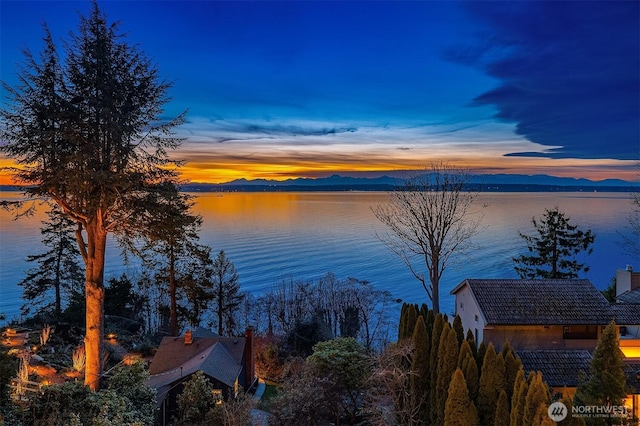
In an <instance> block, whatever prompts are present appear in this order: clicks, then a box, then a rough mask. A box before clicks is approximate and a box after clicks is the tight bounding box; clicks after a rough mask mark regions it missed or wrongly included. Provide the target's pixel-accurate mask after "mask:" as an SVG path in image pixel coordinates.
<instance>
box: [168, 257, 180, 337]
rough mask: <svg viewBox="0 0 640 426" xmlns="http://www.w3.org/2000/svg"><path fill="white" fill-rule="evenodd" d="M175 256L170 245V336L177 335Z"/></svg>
mask: <svg viewBox="0 0 640 426" xmlns="http://www.w3.org/2000/svg"><path fill="white" fill-rule="evenodd" d="M176 292H177V285H176V256H175V253H174V252H173V245H171V247H170V249H169V298H170V299H171V301H170V303H171V309H170V311H171V312H170V315H171V319H170V327H171V335H172V336H177V335H178V331H179V330H178V302H177V301H176Z"/></svg>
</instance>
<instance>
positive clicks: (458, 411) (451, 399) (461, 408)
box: [444, 368, 478, 426]
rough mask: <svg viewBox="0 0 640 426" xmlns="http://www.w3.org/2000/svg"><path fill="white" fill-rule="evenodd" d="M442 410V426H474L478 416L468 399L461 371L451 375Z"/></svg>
mask: <svg viewBox="0 0 640 426" xmlns="http://www.w3.org/2000/svg"><path fill="white" fill-rule="evenodd" d="M447 395H448V396H447V400H446V405H445V410H444V426H476V425H478V416H477V412H476V410H475V407H474V405H473V402H472V401H471V400H470V399H469V393H468V391H467V384H466V383H465V380H464V375H463V373H462V370H460V369H459V368H458V369H457V370H456V371H455V372H454V373H453V375H452V378H451V383H450V384H449V389H448V390H447Z"/></svg>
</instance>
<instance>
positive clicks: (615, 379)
mask: <svg viewBox="0 0 640 426" xmlns="http://www.w3.org/2000/svg"><path fill="white" fill-rule="evenodd" d="M622 358H623V355H622V352H621V351H620V336H619V335H618V327H617V326H616V324H615V322H613V321H611V322H610V323H609V324H608V325H607V326H606V327H605V328H604V330H603V331H602V336H600V341H599V342H598V345H597V346H596V349H595V351H594V352H593V359H592V360H591V366H590V369H589V370H590V373H591V374H590V378H589V380H588V381H587V382H586V383H584V384H581V385H579V386H578V389H577V390H576V395H575V398H574V403H575V404H580V405H598V406H607V407H611V406H617V405H622V400H623V399H624V398H626V396H627V389H626V387H627V380H626V377H625V375H624V364H623V363H622ZM606 420H607V421H609V422H610V421H611V419H606ZM587 423H588V424H589V422H587ZM593 423H594V424H606V422H605V421H604V419H595V420H594V421H593Z"/></svg>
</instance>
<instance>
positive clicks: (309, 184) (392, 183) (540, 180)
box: [0, 174, 640, 192]
mask: <svg viewBox="0 0 640 426" xmlns="http://www.w3.org/2000/svg"><path fill="white" fill-rule="evenodd" d="M401 184H402V178H398V177H392V176H381V177H376V178H367V177H350V176H340V175H332V176H329V177H325V178H315V179H314V178H297V179H287V180H283V181H277V180H268V179H254V180H247V179H236V180H234V181H231V182H227V183H221V184H215V183H190V184H187V185H185V186H184V187H183V190H185V191H188V192H210V191H247V192H256V191H388V190H391V189H394V188H395V187H397V186H399V185H401ZM469 187H470V188H474V189H479V190H482V191H488V192H555V191H557V192H560V191H564V192H568V191H591V192H593V191H605V192H634V191H640V182H628V181H624V180H620V179H605V180H600V181H592V180H589V179H584V178H580V179H577V178H569V177H555V176H549V175H519V174H513V175H511V174H494V175H490V174H486V175H474V176H472V177H471V179H470V181H469ZM16 189H19V188H16V187H12V186H0V190H2V191H11V190H16Z"/></svg>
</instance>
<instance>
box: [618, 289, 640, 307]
mask: <svg viewBox="0 0 640 426" xmlns="http://www.w3.org/2000/svg"><path fill="white" fill-rule="evenodd" d="M616 300H617V301H618V302H621V303H634V304H640V288H636V289H635V290H627V291H625V292H624V293H622V294H619V295H617V296H616Z"/></svg>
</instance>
